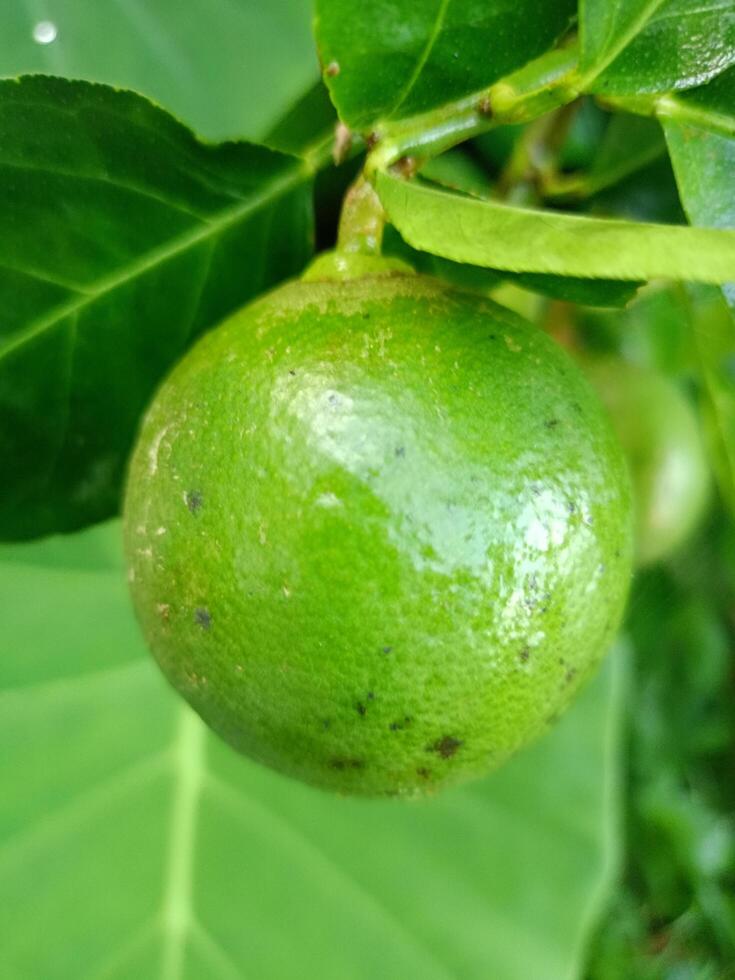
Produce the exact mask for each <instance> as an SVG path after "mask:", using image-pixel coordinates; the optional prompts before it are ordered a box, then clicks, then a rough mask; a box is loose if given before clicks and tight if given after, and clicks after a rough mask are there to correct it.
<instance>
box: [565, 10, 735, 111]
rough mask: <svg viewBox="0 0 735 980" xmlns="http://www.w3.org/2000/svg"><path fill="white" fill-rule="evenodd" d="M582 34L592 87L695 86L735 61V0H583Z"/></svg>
mask: <svg viewBox="0 0 735 980" xmlns="http://www.w3.org/2000/svg"><path fill="white" fill-rule="evenodd" d="M580 39H581V58H580V74H581V78H582V82H581V84H582V86H583V88H585V89H586V90H590V89H591V90H592V91H595V92H599V93H604V94H607V95H626V94H635V93H639V92H668V91H669V90H671V89H680V88H691V87H693V86H695V85H701V84H702V83H704V82H706V81H707V80H708V79H710V78H713V77H714V76H716V75H718V74H719V73H720V72H722V71H724V70H725V69H726V68H727V67H728V66H729V65H732V64H733V63H734V62H735V0H716V2H714V3H711V4H698V3H693V2H692V0H617V2H615V3H611V2H610V0H580Z"/></svg>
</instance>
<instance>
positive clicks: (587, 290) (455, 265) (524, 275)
mask: <svg viewBox="0 0 735 980" xmlns="http://www.w3.org/2000/svg"><path fill="white" fill-rule="evenodd" d="M383 251H384V252H385V254H386V255H395V256H397V257H398V258H402V259H403V260H404V261H406V262H408V263H409V264H410V265H412V266H413V267H414V268H415V269H417V270H418V271H419V272H423V273H424V274H425V275H429V276H436V277H437V278H439V279H446V280H447V281H448V282H451V283H453V284H454V285H455V286H458V287H459V288H460V289H471V290H474V291H475V292H479V293H483V294H484V295H490V294H491V293H492V291H493V290H494V289H496V288H497V287H498V286H499V285H500V284H501V283H510V284H512V285H516V286H519V287H520V288H521V289H525V290H530V291H531V292H534V293H540V294H541V295H542V296H548V297H550V298H551V299H560V300H565V301H567V302H569V303H579V304H581V305H583V306H592V307H620V306H626V305H627V304H628V303H629V302H630V300H631V299H632V298H633V297H634V296H635V294H636V291H637V289H638V287H639V286H640V285H641V284H640V283H637V282H624V281H623V282H620V281H615V280H613V279H575V278H572V277H571V276H548V275H541V274H537V273H532V272H507V271H500V270H498V269H487V268H483V267H482V266H479V265H470V264H468V263H466V262H451V261H450V260H449V259H442V258H439V256H437V255H431V254H430V253H429V252H419V251H417V250H416V249H413V248H411V246H410V245H408V244H407V243H406V242H405V241H404V240H403V239H402V238H401V236H400V235H399V233H398V231H397V230H396V229H395V228H394V227H393V226H392V225H388V227H387V228H386V230H385V237H384V240H383Z"/></svg>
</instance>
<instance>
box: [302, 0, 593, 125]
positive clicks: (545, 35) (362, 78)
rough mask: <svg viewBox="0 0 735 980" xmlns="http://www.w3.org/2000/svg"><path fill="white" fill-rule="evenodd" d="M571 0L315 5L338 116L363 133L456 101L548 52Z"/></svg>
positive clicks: (330, 1)
mask: <svg viewBox="0 0 735 980" xmlns="http://www.w3.org/2000/svg"><path fill="white" fill-rule="evenodd" d="M575 7H576V4H575V3H574V0H554V3H547V4H539V3H538V0H514V2H513V3H508V2H507V0H471V2H469V3H467V2H465V3H458V2H456V0H363V2H361V3H354V2H352V0H317V4H316V36H317V44H318V47H319V54H320V58H321V61H322V65H323V66H324V77H325V80H326V82H327V84H328V86H329V88H330V91H331V93H332V98H333V99H334V103H335V105H336V106H337V109H338V111H339V114H340V118H341V119H342V120H343V121H344V122H346V123H347V124H348V125H349V126H351V127H352V128H353V129H357V130H360V131H364V130H366V129H368V128H370V127H373V126H374V125H375V124H376V123H377V122H379V121H385V120H389V119H402V118H405V117H407V116H413V115H416V114H418V113H421V112H426V111H428V110H430V109H433V108H435V107H436V106H438V105H441V104H443V103H445V102H449V101H453V100H455V99H459V98H461V97H463V96H467V95H469V94H471V93H472V92H475V91H478V90H479V89H482V88H484V87H485V86H487V85H490V84H492V82H495V81H497V80H498V79H499V78H502V77H503V76H504V75H507V74H508V73H509V72H511V71H513V70H515V69H516V68H520V67H521V66H522V65H524V64H526V62H528V61H530V60H531V59H532V58H535V57H537V56H538V55H540V54H543V52H544V51H546V50H547V49H548V48H549V47H551V46H552V45H553V43H554V42H555V41H556V39H557V38H558V37H559V36H560V35H561V34H563V33H564V31H565V30H566V29H567V28H568V26H569V24H570V21H571V18H572V15H573V14H574V11H575Z"/></svg>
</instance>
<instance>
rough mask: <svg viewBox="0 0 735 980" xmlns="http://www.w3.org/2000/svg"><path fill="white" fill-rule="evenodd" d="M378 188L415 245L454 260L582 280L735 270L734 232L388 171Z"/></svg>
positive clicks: (721, 274)
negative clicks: (560, 208) (534, 201)
mask: <svg viewBox="0 0 735 980" xmlns="http://www.w3.org/2000/svg"><path fill="white" fill-rule="evenodd" d="M376 186H377V189H378V193H379V195H380V198H381V201H382V202H383V205H384V207H385V209H386V211H387V213H388V216H389V218H390V220H391V222H392V223H393V224H394V225H395V226H396V227H397V228H398V231H399V232H400V233H401V235H402V236H403V238H404V239H405V240H406V241H407V242H408V243H409V244H410V245H411V246H412V247H413V248H417V249H420V250H422V251H426V252H431V253H432V254H434V255H441V256H442V257H443V258H447V259H452V260H453V261H454V262H469V263H472V264H474V265H482V266H488V267H490V268H497V269H508V270H510V271H512V272H543V273H552V274H554V275H562V276H580V277H582V278H607V279H610V278H615V279H630V280H640V279H641V278H646V279H648V278H653V277H658V276H664V277H670V278H676V279H687V280H698V281H701V282H710V283H721V282H727V281H728V280H729V279H730V278H732V277H733V276H735V232H728V231H719V230H711V229H701V228H686V227H675V226H668V225H655V224H644V223H635V222H630V221H613V220H605V219H600V218H589V217H583V216H578V215H569V214H560V213H558V212H552V211H537V210H532V209H530V208H520V207H513V206H511V205H507V204H500V203H498V202H494V201H484V200H477V199H474V198H470V197H463V196H461V195H459V194H451V193H449V192H447V191H443V190H439V189H437V188H435V187H431V186H426V185H424V184H422V183H420V182H419V181H417V180H413V181H406V180H403V179H401V178H400V177H396V176H394V175H393V174H392V173H386V172H381V173H378V174H377V176H376Z"/></svg>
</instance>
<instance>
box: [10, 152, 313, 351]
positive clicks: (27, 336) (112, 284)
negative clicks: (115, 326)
mask: <svg viewBox="0 0 735 980" xmlns="http://www.w3.org/2000/svg"><path fill="white" fill-rule="evenodd" d="M310 176H311V169H310V168H309V167H308V166H307V165H306V164H304V163H302V164H300V165H297V166H295V167H294V169H293V170H292V171H290V172H289V173H288V174H286V175H283V176H281V177H279V178H277V179H275V180H273V181H271V183H270V184H267V185H266V186H265V187H264V188H262V190H261V191H260V192H259V193H255V194H253V195H252V197H250V198H249V199H248V200H247V201H245V202H243V203H239V204H236V205H234V206H233V207H230V208H226V209H225V210H224V211H223V212H222V213H221V215H220V216H219V217H218V218H217V217H215V218H212V220H211V221H210V222H209V223H208V224H207V225H204V226H200V227H197V228H194V229H191V230H189V231H186V232H184V233H182V234H180V235H177V236H176V237H175V238H173V239H172V240H171V241H169V242H166V243H164V244H163V245H159V246H157V247H156V248H154V249H151V250H150V251H149V252H147V253H145V254H143V255H142V256H140V257H139V258H136V259H134V260H133V261H132V262H129V263H127V264H126V265H124V266H123V267H122V268H121V269H120V270H119V271H117V272H114V273H112V274H110V275H107V276H103V277H102V278H100V279H99V280H98V281H97V283H96V284H90V287H89V290H88V292H86V293H85V294H84V295H83V296H80V297H78V298H75V299H72V300H69V301H67V302H66V303H62V304H60V305H58V306H55V307H53V308H52V309H51V310H50V311H49V312H48V313H46V314H44V315H43V316H41V317H39V318H38V319H36V320H35V321H32V322H31V323H29V324H28V325H27V326H26V327H25V328H24V329H23V330H21V331H19V332H18V333H17V334H16V335H15V336H14V337H12V338H11V339H9V340H8V341H7V342H6V343H5V344H3V345H0V358H3V357H7V356H8V355H10V354H12V353H13V352H14V351H16V350H17V349H18V348H21V347H23V346H25V345H26V344H30V343H32V342H33V341H34V340H36V339H37V338H38V337H40V336H43V334H45V333H46V332H47V331H48V330H52V329H53V328H54V327H57V326H58V325H59V324H61V323H63V322H64V320H66V318H67V317H69V316H73V315H75V314H79V313H81V312H82V311H84V310H85V309H86V308H87V307H89V306H91V305H92V304H94V303H95V302H97V301H98V300H99V299H101V298H102V297H103V296H106V295H107V294H109V293H111V292H114V290H116V289H118V288H120V287H122V286H126V285H127V284H128V283H130V282H132V281H133V280H134V279H136V278H137V277H138V276H143V275H145V274H146V273H148V272H150V271H151V270H153V269H155V268H156V267H157V266H163V265H165V264H166V263H167V262H169V261H170V260H172V259H175V258H177V257H178V256H179V255H182V254H183V253H185V252H186V251H187V250H188V249H190V248H194V247H196V246H197V245H200V244H201V243H202V242H206V241H208V240H210V239H212V238H216V237H218V236H219V235H221V234H222V233H223V232H225V231H226V230H227V229H228V228H230V227H231V226H232V225H235V224H237V223H238V222H239V221H242V220H243V219H244V218H246V217H248V216H249V215H252V214H254V213H256V212H257V211H258V210H259V209H260V208H261V207H264V206H265V205H266V204H268V203H269V202H270V201H272V200H274V199H275V198H277V197H279V196H281V195H282V194H284V193H286V192H287V191H289V190H291V189H292V188H294V187H296V186H297V185H298V184H299V183H300V182H301V181H303V180H306V179H307V178H308V177H310Z"/></svg>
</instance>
